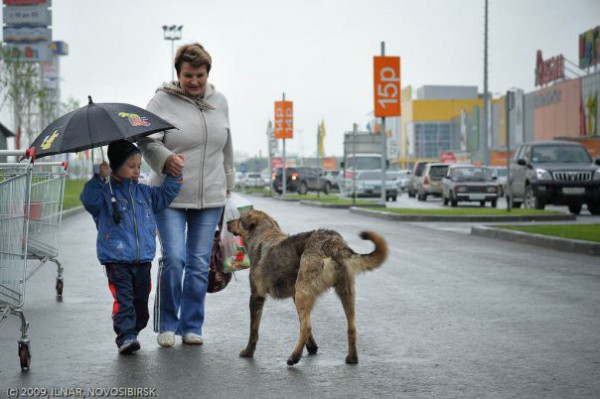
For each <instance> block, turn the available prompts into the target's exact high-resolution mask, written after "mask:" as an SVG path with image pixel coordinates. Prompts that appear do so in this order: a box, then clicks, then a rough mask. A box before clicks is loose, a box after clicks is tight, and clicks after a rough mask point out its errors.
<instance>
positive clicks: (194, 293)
mask: <svg viewBox="0 0 600 399" xmlns="http://www.w3.org/2000/svg"><path fill="white" fill-rule="evenodd" d="M222 211H223V208H206V209H175V208H167V209H165V210H164V211H162V212H161V213H159V214H158V215H156V223H157V225H158V231H159V233H160V239H161V242H162V250H163V254H162V264H161V265H160V267H159V270H158V288H157V290H156V301H155V304H154V330H155V331H156V332H164V331H174V332H175V333H176V334H178V335H182V336H183V335H185V334H188V333H195V334H199V335H202V325H203V323H204V298H205V297H206V289H207V287H208V269H209V264H210V255H211V252H212V246H213V238H214V234H215V230H216V228H217V224H218V223H219V218H220V217H221V213H222ZM186 227H187V228H186ZM186 233H187V236H186Z"/></svg>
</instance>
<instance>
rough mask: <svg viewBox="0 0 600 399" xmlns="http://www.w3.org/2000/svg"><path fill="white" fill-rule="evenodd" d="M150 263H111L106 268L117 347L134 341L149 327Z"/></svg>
mask: <svg viewBox="0 0 600 399" xmlns="http://www.w3.org/2000/svg"><path fill="white" fill-rule="evenodd" d="M150 267H151V263H150V262H146V263H110V264H107V265H106V275H107V276H108V288H109V289H110V292H111V293H112V295H113V298H114V303H113V310H112V318H113V328H114V330H115V333H117V338H116V340H115V342H116V343H117V346H119V347H120V346H121V345H123V342H125V341H127V340H129V339H134V338H136V337H137V335H138V333H139V332H140V331H141V330H143V329H144V327H146V325H147V324H148V320H149V319H150V314H149V313H148V297H149V296H150V290H151V288H152V280H151V278H150Z"/></svg>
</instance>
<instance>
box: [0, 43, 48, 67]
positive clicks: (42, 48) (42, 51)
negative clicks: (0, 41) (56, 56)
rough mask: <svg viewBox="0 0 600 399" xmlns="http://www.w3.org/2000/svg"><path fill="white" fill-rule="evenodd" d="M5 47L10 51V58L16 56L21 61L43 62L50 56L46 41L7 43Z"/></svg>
mask: <svg viewBox="0 0 600 399" xmlns="http://www.w3.org/2000/svg"><path fill="white" fill-rule="evenodd" d="M5 48H6V49H8V51H9V52H10V57H11V58H18V59H19V60H20V61H22V62H43V61H50V60H51V58H52V52H51V51H50V46H49V45H48V43H41V44H7V45H6V46H5Z"/></svg>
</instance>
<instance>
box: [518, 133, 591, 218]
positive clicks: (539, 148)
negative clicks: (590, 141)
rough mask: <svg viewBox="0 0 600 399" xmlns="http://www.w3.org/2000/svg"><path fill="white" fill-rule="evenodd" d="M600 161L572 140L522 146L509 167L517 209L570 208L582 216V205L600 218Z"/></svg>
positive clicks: (572, 211)
mask: <svg viewBox="0 0 600 399" xmlns="http://www.w3.org/2000/svg"><path fill="white" fill-rule="evenodd" d="M599 166H600V159H596V161H595V163H594V161H592V157H590V155H589V154H588V152H587V150H586V149H585V147H584V146H583V145H581V144H580V143H576V142H570V141H545V142H535V143H524V144H521V145H520V146H519V147H518V148H517V150H516V151H515V156H514V159H513V161H512V163H511V167H510V172H511V173H510V182H509V184H510V193H511V196H512V203H513V206H514V207H515V208H518V207H520V206H521V204H523V206H525V207H527V208H535V209H544V207H545V206H546V205H549V204H553V205H567V206H568V207H569V211H570V212H571V213H573V214H576V215H577V214H579V213H580V212H581V207H582V205H583V204H587V208H588V210H589V211H590V213H591V214H593V215H600V168H599Z"/></svg>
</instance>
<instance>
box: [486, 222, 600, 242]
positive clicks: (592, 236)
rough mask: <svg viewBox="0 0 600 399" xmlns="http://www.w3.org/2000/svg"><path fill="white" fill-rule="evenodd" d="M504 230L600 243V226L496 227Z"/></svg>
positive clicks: (546, 225)
mask: <svg viewBox="0 0 600 399" xmlns="http://www.w3.org/2000/svg"><path fill="white" fill-rule="evenodd" d="M495 227H499V228H502V229H507V230H514V231H522V232H524V233H531V234H541V235H545V236H551V237H559V238H568V239H573V240H582V241H591V242H600V224H553V225H549V224H544V225H536V226H513V225H504V226H495Z"/></svg>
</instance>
